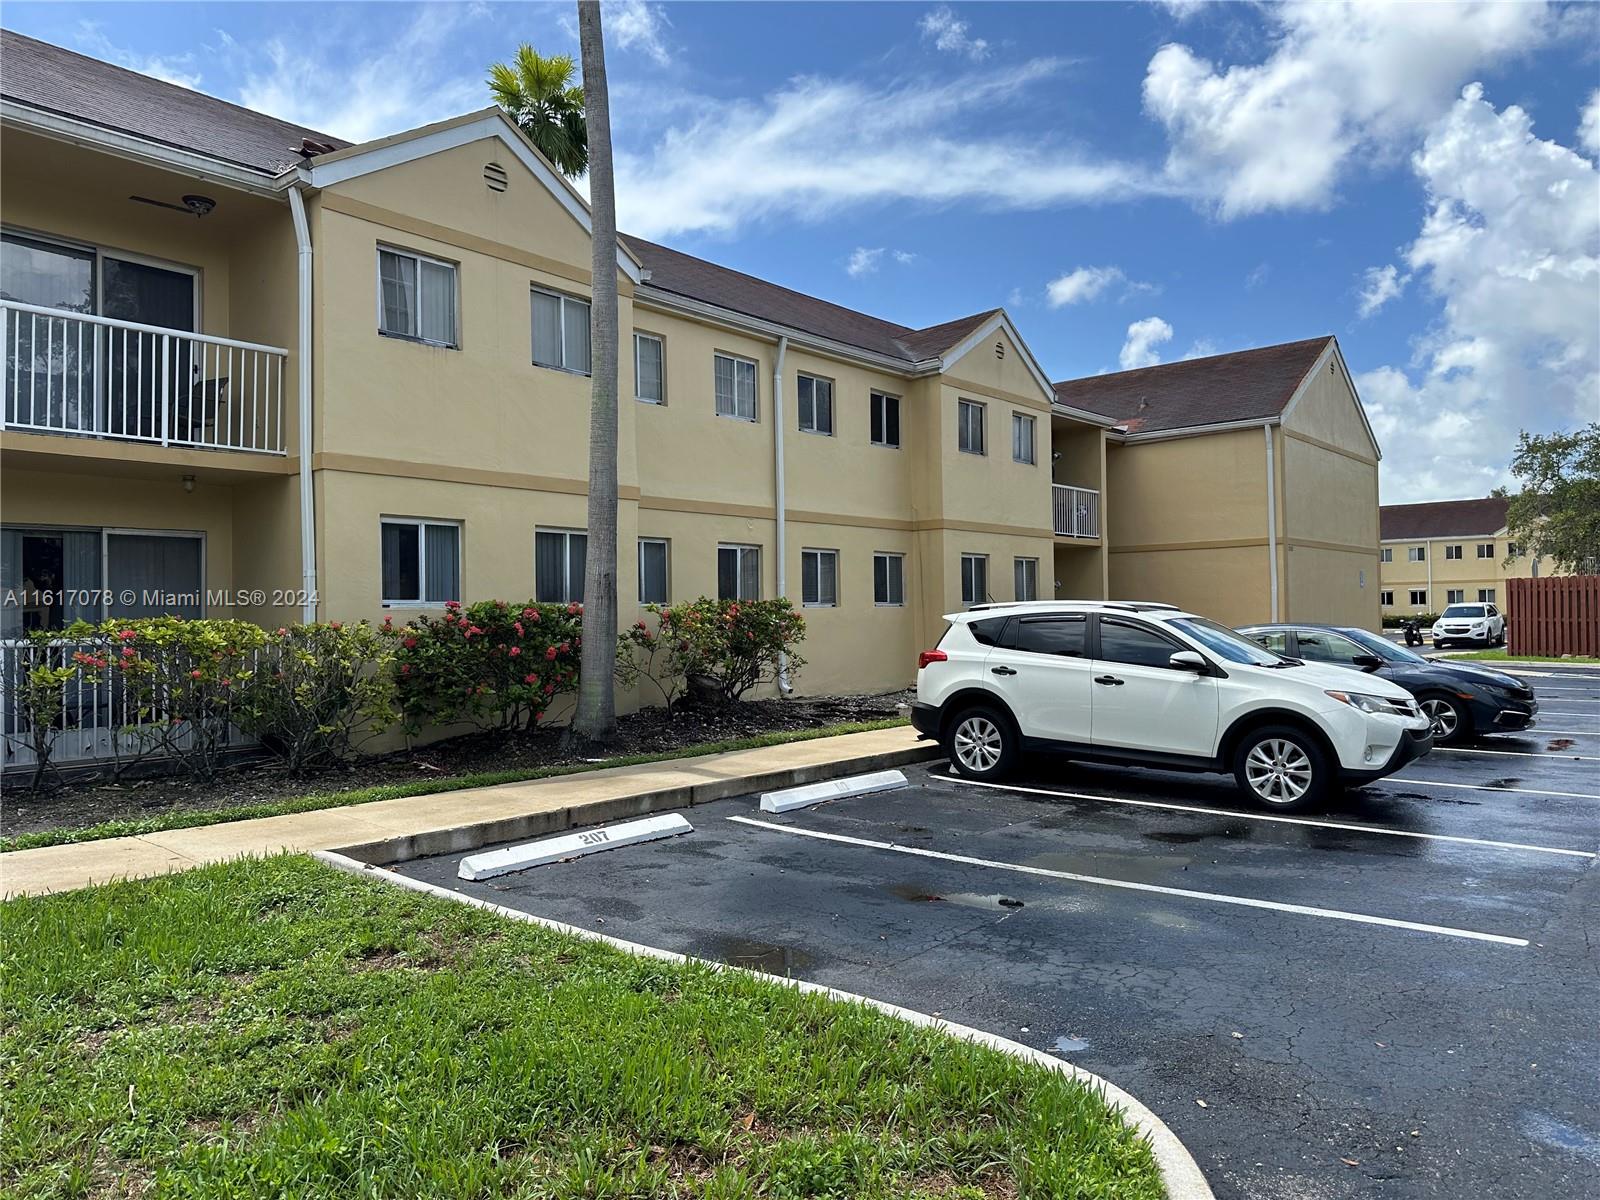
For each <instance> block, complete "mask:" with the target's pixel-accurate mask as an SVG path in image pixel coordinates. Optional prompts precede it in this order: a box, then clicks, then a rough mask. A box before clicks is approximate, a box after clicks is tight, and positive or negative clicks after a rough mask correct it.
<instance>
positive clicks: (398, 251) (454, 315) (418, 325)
mask: <svg viewBox="0 0 1600 1200" xmlns="http://www.w3.org/2000/svg"><path fill="white" fill-rule="evenodd" d="M385 254H393V255H396V256H397V257H399V258H409V259H411V260H413V261H414V262H415V263H416V264H417V303H416V308H415V310H414V311H413V312H412V314H411V317H412V321H413V323H414V325H415V329H413V331H412V332H410V333H400V332H398V331H396V330H393V329H385V328H384V327H383V256H384V255H385ZM423 263H432V264H433V265H434V266H436V267H444V268H446V269H448V270H449V272H450V324H451V326H452V327H453V328H454V330H455V338H454V339H453V340H451V341H448V342H441V341H440V340H439V339H437V338H425V337H423V336H422V264H423ZM372 271H373V278H374V280H376V282H377V286H378V296H377V300H378V336H379V337H386V338H394V339H395V340H396V341H401V342H418V343H420V344H422V345H424V346H439V347H442V348H443V349H445V350H459V349H461V264H460V263H453V262H451V261H450V260H449V259H447V258H436V257H434V256H433V255H432V254H423V253H422V252H421V251H420V250H406V249H404V248H402V247H400V246H391V245H390V244H389V243H387V242H379V243H378V251H377V253H376V254H374V255H373V256H372Z"/></svg>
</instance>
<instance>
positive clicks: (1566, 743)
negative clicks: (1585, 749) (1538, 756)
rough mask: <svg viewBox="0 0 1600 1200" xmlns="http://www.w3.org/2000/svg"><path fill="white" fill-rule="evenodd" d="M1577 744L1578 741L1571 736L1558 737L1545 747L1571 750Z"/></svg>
mask: <svg viewBox="0 0 1600 1200" xmlns="http://www.w3.org/2000/svg"><path fill="white" fill-rule="evenodd" d="M1577 744H1578V743H1577V742H1575V741H1573V740H1572V739H1571V738H1556V739H1555V740H1554V741H1552V742H1551V743H1550V744H1549V745H1548V746H1546V747H1545V749H1546V750H1570V749H1572V748H1573V747H1574V746H1576V745H1577Z"/></svg>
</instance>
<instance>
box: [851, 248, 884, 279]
mask: <svg viewBox="0 0 1600 1200" xmlns="http://www.w3.org/2000/svg"><path fill="white" fill-rule="evenodd" d="M881 258H883V247H882V246H877V247H874V248H871V249H869V248H868V247H866V246H857V247H856V248H855V249H854V250H852V251H851V252H850V261H849V262H848V263H846V264H845V268H844V269H845V272H846V273H847V274H848V275H849V276H850V278H852V279H859V278H861V276H863V275H870V274H872V273H873V272H874V271H876V270H877V269H878V261H879V260H880V259H881Z"/></svg>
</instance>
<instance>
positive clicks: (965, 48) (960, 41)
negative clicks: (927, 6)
mask: <svg viewBox="0 0 1600 1200" xmlns="http://www.w3.org/2000/svg"><path fill="white" fill-rule="evenodd" d="M917 28H918V29H920V30H922V36H923V38H924V39H925V40H927V41H931V42H932V43H933V44H934V46H935V47H936V48H938V49H940V50H945V51H948V52H949V53H951V54H964V55H966V56H967V57H968V58H970V59H972V61H973V62H978V61H980V60H982V59H985V58H987V57H989V43H988V42H986V41H984V39H983V38H975V37H969V36H968V35H967V23H966V22H965V21H963V20H961V19H960V18H959V17H957V16H956V14H955V13H953V12H951V11H950V10H949V9H948V8H945V7H942V6H941V7H939V8H936V9H934V10H932V11H931V12H926V13H924V14H923V15H922V20H920V21H918V22H917Z"/></svg>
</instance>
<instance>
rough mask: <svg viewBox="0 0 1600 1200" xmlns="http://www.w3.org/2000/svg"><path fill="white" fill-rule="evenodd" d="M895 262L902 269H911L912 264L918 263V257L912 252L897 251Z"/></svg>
mask: <svg viewBox="0 0 1600 1200" xmlns="http://www.w3.org/2000/svg"><path fill="white" fill-rule="evenodd" d="M894 260H895V262H897V263H899V264H900V265H901V266H902V267H909V266H910V265H911V264H912V263H914V262H916V261H917V256H916V255H915V254H914V253H912V252H911V251H910V250H896V251H895V252H894Z"/></svg>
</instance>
